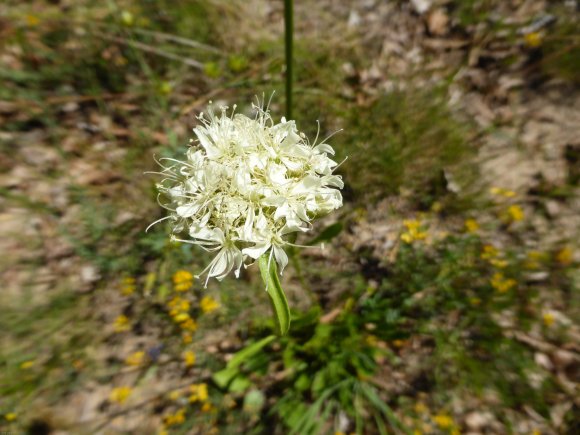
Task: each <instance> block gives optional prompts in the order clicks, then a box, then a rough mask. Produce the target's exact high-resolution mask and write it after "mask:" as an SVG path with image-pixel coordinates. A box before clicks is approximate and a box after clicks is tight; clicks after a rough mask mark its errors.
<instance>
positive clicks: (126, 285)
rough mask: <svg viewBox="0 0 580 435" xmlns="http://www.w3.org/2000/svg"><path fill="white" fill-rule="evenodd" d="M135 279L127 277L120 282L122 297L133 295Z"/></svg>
mask: <svg viewBox="0 0 580 435" xmlns="http://www.w3.org/2000/svg"><path fill="white" fill-rule="evenodd" d="M135 289H136V287H135V278H131V277H127V278H124V279H123V281H122V282H121V294H122V295H123V296H129V295H132V294H133V293H135Z"/></svg>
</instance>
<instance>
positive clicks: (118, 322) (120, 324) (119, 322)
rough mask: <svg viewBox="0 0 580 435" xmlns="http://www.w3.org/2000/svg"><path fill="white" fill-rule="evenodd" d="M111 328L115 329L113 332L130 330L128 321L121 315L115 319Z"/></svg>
mask: <svg viewBox="0 0 580 435" xmlns="http://www.w3.org/2000/svg"><path fill="white" fill-rule="evenodd" d="M113 326H114V327H115V332H124V331H128V330H130V329H131V324H130V323H129V319H128V318H127V316H124V315H123V314H121V315H120V316H118V317H117V318H116V319H115V322H114V324H113Z"/></svg>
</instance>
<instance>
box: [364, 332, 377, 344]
mask: <svg viewBox="0 0 580 435" xmlns="http://www.w3.org/2000/svg"><path fill="white" fill-rule="evenodd" d="M365 342H366V344H368V345H369V346H372V347H374V346H376V345H377V343H378V342H379V339H378V338H377V336H376V335H372V334H369V335H367V336H366V337H365Z"/></svg>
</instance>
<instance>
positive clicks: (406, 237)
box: [401, 233, 413, 243]
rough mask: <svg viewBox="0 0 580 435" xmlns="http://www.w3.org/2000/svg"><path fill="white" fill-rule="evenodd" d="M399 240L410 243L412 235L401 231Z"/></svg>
mask: <svg viewBox="0 0 580 435" xmlns="http://www.w3.org/2000/svg"><path fill="white" fill-rule="evenodd" d="M401 240H402V241H403V242H405V243H412V242H413V236H411V234H410V233H403V234H401Z"/></svg>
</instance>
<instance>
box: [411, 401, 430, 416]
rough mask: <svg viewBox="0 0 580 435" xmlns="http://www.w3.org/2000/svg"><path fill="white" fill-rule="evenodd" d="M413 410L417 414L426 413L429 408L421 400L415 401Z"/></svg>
mask: <svg viewBox="0 0 580 435" xmlns="http://www.w3.org/2000/svg"><path fill="white" fill-rule="evenodd" d="M414 408H415V412H416V413H417V414H426V413H428V412H429V408H427V406H426V405H425V404H424V403H423V402H417V403H415V407H414Z"/></svg>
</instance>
